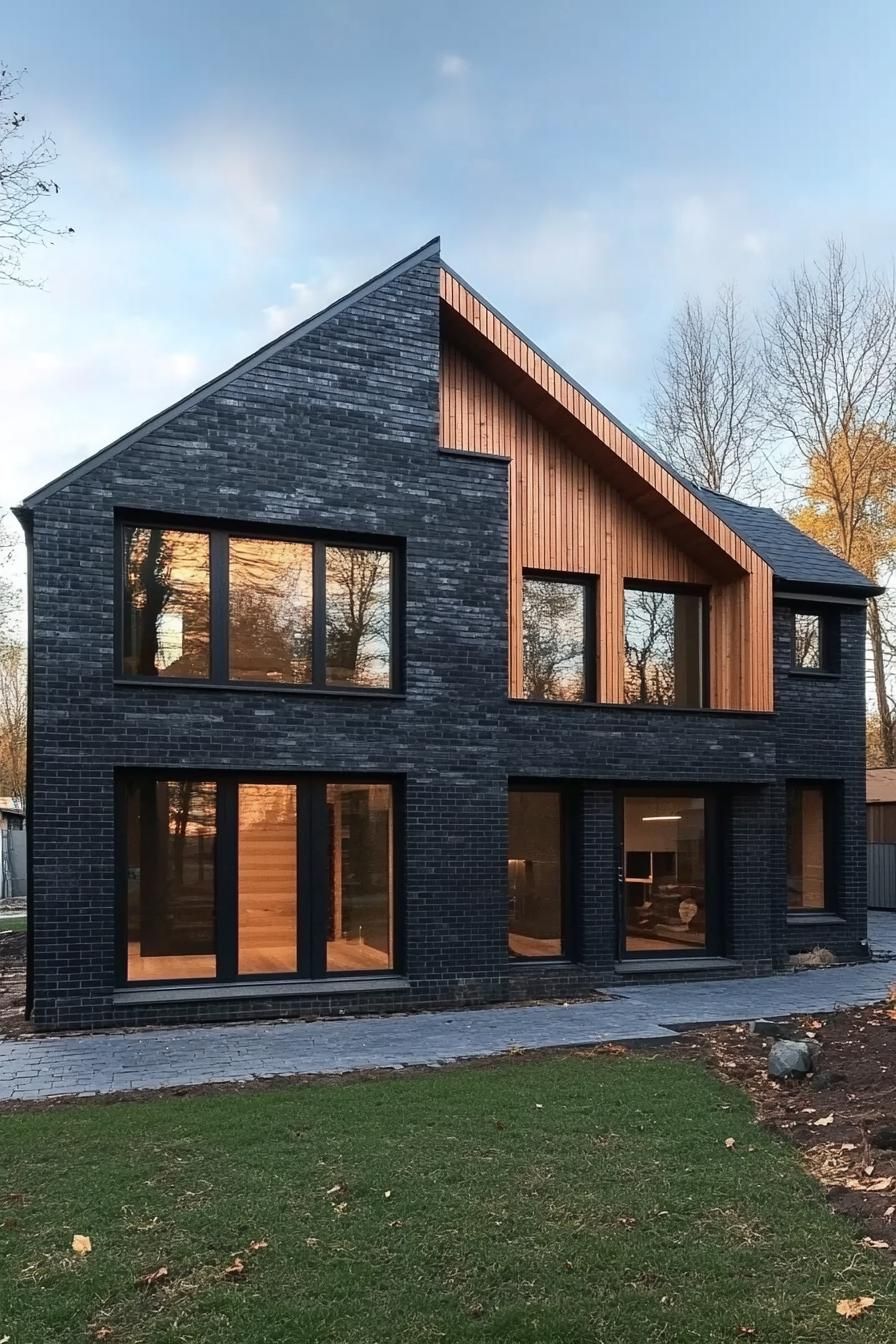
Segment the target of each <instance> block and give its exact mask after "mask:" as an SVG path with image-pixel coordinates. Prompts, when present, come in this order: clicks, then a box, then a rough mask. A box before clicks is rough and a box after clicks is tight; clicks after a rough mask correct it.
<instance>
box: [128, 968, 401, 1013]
mask: <svg viewBox="0 0 896 1344" xmlns="http://www.w3.org/2000/svg"><path fill="white" fill-rule="evenodd" d="M410 987H411V982H410V981H409V980H407V979H405V977H404V976H403V975H378V976H376V977H375V978H374V977H373V976H370V975H352V976H341V977H336V976H334V977H333V978H332V979H322V980H267V981H265V980H251V981H246V982H245V983H234V984H226V985H222V984H217V983H215V984H207V985H203V984H196V983H192V984H184V983H181V984H170V985H146V986H145V987H144V986H142V985H139V986H138V985H128V986H126V987H124V986H123V987H122V988H120V989H116V990H115V991H114V993H113V995H112V1003H113V1005H114V1006H115V1007H122V1008H124V1007H127V1006H128V1005H139V1006H149V1005H151V1004H160V1003H202V1002H205V1001H208V1000H221V999H286V998H292V999H300V998H309V999H310V998H321V997H324V996H326V995H328V994H376V993H383V992H387V993H394V992H395V991H396V990H407V989H410Z"/></svg>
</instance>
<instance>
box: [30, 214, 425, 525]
mask: <svg viewBox="0 0 896 1344" xmlns="http://www.w3.org/2000/svg"><path fill="white" fill-rule="evenodd" d="M440 247H441V239H440V237H439V235H438V234H436V236H435V237H434V238H430V240H429V242H427V243H424V244H423V245H422V246H421V247H418V248H415V250H414V251H413V252H409V253H408V254H407V256H404V257H402V258H401V259H400V260H399V261H396V262H393V264H392V265H391V266H387V267H386V268H385V270H382V271H379V272H378V273H377V274H376V275H373V276H371V277H370V279H368V280H364V281H362V282H361V284H360V285H356V286H355V288H354V289H352V290H349V292H348V293H347V294H343V295H342V297H341V298H338V299H334V300H333V302H332V303H329V304H327V306H326V307H325V308H321V309H319V310H318V312H316V313H312V314H311V316H310V317H306V318H303V320H302V321H301V322H298V323H297V324H296V325H295V326H294V327H290V328H289V330H288V331H285V332H283V333H282V334H281V335H280V336H275V337H274V338H273V339H272V340H270V341H268V342H267V343H266V344H265V345H262V346H259V348H258V349H257V350H255V351H254V352H253V353H252V354H250V355H245V356H244V357H243V358H242V359H240V360H238V361H237V362H236V363H235V364H232V365H231V366H230V368H229V369H225V370H224V372H223V373H219V374H216V375H215V376H214V377H213V378H210V379H209V380H208V381H207V382H205V383H202V384H201V385H200V386H199V387H197V388H194V390H193V391H192V392H188V393H187V394H186V395H185V396H183V397H180V398H179V399H178V400H177V401H175V402H172V403H171V405H170V406H166V407H165V409H164V410H162V411H158V412H156V414H155V415H151V416H150V417H149V418H148V419H147V420H144V421H142V422H141V423H140V424H139V425H137V426H136V427H135V428H134V429H129V430H128V431H127V432H126V433H124V434H121V435H119V437H118V438H117V439H113V440H112V442H111V443H108V444H106V445H105V447H103V448H99V449H97V451H96V452H95V453H91V454H90V456H89V457H85V458H83V459H82V460H81V461H80V462H76V463H75V464H74V466H72V467H69V468H68V469H67V470H66V471H62V472H60V473H59V475H58V476H54V477H53V479H52V480H50V481H48V482H47V484H46V485H43V486H41V487H40V488H39V489H37V490H33V491H32V492H31V494H30V495H27V496H26V497H25V499H23V501H22V503H21V505H20V507H21V508H23V509H30V508H33V507H34V506H35V505H36V504H42V503H43V502H44V500H46V499H49V498H50V496H51V495H54V494H56V492H57V491H58V490H61V489H63V487H64V486H66V485H70V484H71V483H72V482H73V481H76V480H79V479H80V477H82V476H84V475H86V474H87V472H89V471H92V470H93V469H94V467H98V466H99V465H100V464H101V463H102V462H105V461H108V460H109V459H110V458H113V457H116V456H117V455H118V454H119V453H121V452H123V451H124V449H125V448H129V447H130V446H131V444H133V443H136V442H137V441H138V440H139V439H141V438H142V437H143V436H144V435H145V434H149V433H151V432H152V431H153V430H154V429H161V427H162V425H166V424H167V423H168V421H169V420H173V419H174V417H175V416H176V415H181V414H182V413H183V412H184V411H187V410H190V409H192V407H193V406H196V405H198V403H199V402H200V401H204V400H205V398H206V397H209V396H211V395H212V394H213V393H214V392H219V391H220V390H221V389H222V388H224V387H226V386H227V384H228V383H231V382H233V380H234V379H235V378H238V377H239V376H240V374H243V373H248V372H250V371H251V370H252V369H254V368H257V367H258V365H259V364H261V363H262V362H263V361H264V360H265V359H268V358H270V356H271V355H274V354H276V353H277V352H278V350H282V349H284V348H285V347H286V346H287V345H291V344H292V343H293V341H296V340H298V339H299V338H300V337H301V336H305V335H307V334H308V333H309V332H311V331H314V330H316V329H317V327H319V326H322V325H323V323H324V322H328V321H329V320H330V319H331V318H333V317H336V316H338V314H339V313H342V312H344V311H345V310H346V309H347V308H350V307H351V306H352V305H353V304H355V303H357V302H359V301H360V300H361V299H364V298H367V297H368V295H370V294H374V293H376V291H377V290H378V289H381V288H382V286H383V285H385V284H387V283H388V282H389V281H390V280H395V279H397V277H398V276H399V275H403V274H404V273H405V272H406V271H409V270H411V269H412V268H413V267H414V266H417V265H419V263H420V262H421V261H425V260H427V258H429V257H431V256H438V255H439V250H440Z"/></svg>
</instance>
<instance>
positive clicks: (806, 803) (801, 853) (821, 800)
mask: <svg viewBox="0 0 896 1344" xmlns="http://www.w3.org/2000/svg"><path fill="white" fill-rule="evenodd" d="M827 803H828V795H827V791H826V790H825V789H824V788H823V787H820V786H818V785H814V784H788V785H787V906H788V909H790V910H824V909H825V907H826V906H827V905H828V904H829V883H828V880H827V839H826V830H827V827H826V817H827V815H828V812H829V808H828V806H827Z"/></svg>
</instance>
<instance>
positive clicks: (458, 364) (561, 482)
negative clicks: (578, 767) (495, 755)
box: [441, 341, 771, 709]
mask: <svg viewBox="0 0 896 1344" xmlns="http://www.w3.org/2000/svg"><path fill="white" fill-rule="evenodd" d="M441 442H442V445H443V447H445V448H453V449H459V450H462V451H468V452H477V453H487V454H495V455H498V456H503V457H509V458H511V465H510V468H509V473H510V601H509V606H510V649H511V654H510V693H511V695H519V694H521V692H522V667H521V656H522V636H521V628H520V625H521V607H522V574H523V570H524V569H544V570H555V571H561V572H567V573H576V574H594V575H598V576H599V579H600V584H599V593H600V597H599V603H598V614H599V625H598V632H599V637H598V647H599V651H600V658H599V683H598V685H599V695H600V699H601V700H603V701H605V702H610V703H619V702H621V701H622V700H623V664H624V650H623V637H622V602H623V583H624V580H625V579H653V580H657V581H665V582H669V583H696V584H704V585H706V586H707V587H708V588H709V590H710V678H709V680H710V703H711V705H712V706H714V707H717V708H724V709H769V708H771V703H770V690H769V689H767V687H768V684H769V682H770V677H769V676H768V675H767V669H766V668H765V667H764V663H763V660H765V659H770V637H771V581H770V575H768V576H767V593H766V594H765V601H764V602H763V603H762V604H757V602H756V601H755V598H756V593H755V591H754V592H751V588H750V585H751V581H752V578H753V576H748V575H744V577H743V578H742V579H739V580H734V581H732V580H730V579H729V580H727V581H725V582H718V581H717V580H716V579H715V577H714V576H713V575H712V574H711V573H709V572H708V571H707V570H706V569H705V568H703V567H701V565H700V564H698V562H697V561H696V560H694V559H693V558H692V557H690V556H688V555H686V554H685V553H683V552H682V550H681V549H680V548H678V547H676V546H674V545H673V544H672V543H671V542H670V541H669V540H668V539H667V538H666V537H665V536H664V535H663V534H662V532H660V531H659V530H658V528H657V527H656V525H655V524H654V523H652V522H650V521H648V519H647V518H645V517H644V515H643V514H641V513H639V511H638V510H637V508H636V507H635V506H634V505H633V504H631V503H629V501H628V500H627V499H625V498H623V497H622V496H621V495H620V494H619V492H618V491H617V490H615V489H614V488H613V487H612V486H610V485H609V484H608V483H607V482H605V481H603V480H602V479H601V478H600V476H599V474H598V473H597V472H596V471H595V470H594V468H593V467H591V466H590V465H589V464H588V463H587V462H585V460H584V459H583V458H582V457H581V456H579V455H578V454H577V453H576V452H575V451H573V449H571V448H569V447H568V446H567V445H566V444H565V443H564V442H563V441H562V440H561V439H559V438H558V437H557V436H556V435H555V434H553V433H552V432H551V431H550V430H548V429H547V428H546V427H545V426H544V425H542V424H541V423H540V422H539V421H538V420H536V419H535V418H533V416H531V415H530V414H529V413H528V411H526V410H525V408H524V407H522V406H521V405H520V404H519V403H518V402H516V401H515V400H514V398H513V397H511V395H510V394H509V393H508V392H507V391H505V390H504V389H503V388H502V387H500V386H499V385H498V384H497V383H496V382H494V380H493V379H491V378H490V377H489V376H488V375H487V374H486V373H485V372H483V371H482V370H480V369H479V368H478V367H477V366H476V365H475V364H473V363H472V362H471V360H470V359H469V358H467V356H466V355H464V354H463V353H462V352H461V351H459V350H458V349H456V348H455V347H454V346H452V345H450V344H446V343H445V342H444V341H443V346H442V370H441ZM762 582H763V578H762V576H761V575H760V586H761V584H762ZM766 603H767V620H768V632H767V634H766V633H764V632H759V635H758V638H756V639H755V640H753V641H751V640H750V639H748V638H747V631H748V629H749V622H750V621H751V620H753V621H754V620H755V609H756V607H757V605H758V606H760V608H761V607H763V606H765V604H766ZM751 646H752V647H753V653H752V654H751Z"/></svg>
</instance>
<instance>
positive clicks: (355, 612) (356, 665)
mask: <svg viewBox="0 0 896 1344" xmlns="http://www.w3.org/2000/svg"><path fill="white" fill-rule="evenodd" d="M391 588H392V555H391V552H389V551H371V550H358V549H354V548H350V547H346V546H328V547H327V681H328V682H343V683H347V684H349V685H353V686H388V685H389V684H390V647H391V640H392V634H391V622H392V600H391Z"/></svg>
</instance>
